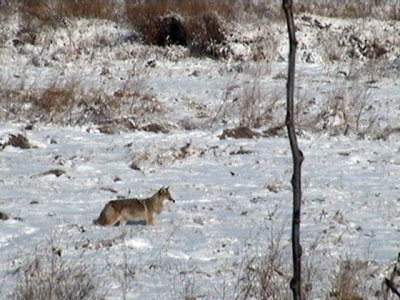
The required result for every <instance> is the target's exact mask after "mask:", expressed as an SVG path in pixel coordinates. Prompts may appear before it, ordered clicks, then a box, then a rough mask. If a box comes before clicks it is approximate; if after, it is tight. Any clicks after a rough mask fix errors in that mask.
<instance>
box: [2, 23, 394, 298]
mask: <svg viewBox="0 0 400 300" xmlns="http://www.w3.org/2000/svg"><path fill="white" fill-rule="evenodd" d="M329 21H330V22H334V20H329ZM82 22H84V21H82ZM340 24H341V21H337V23H335V24H334V26H340ZM393 26H394V28H397V29H398V28H399V23H398V22H397V23H394V25H393ZM98 28H100V27H98ZM101 28H102V27H101ZM106 28H109V29H107V30H109V31H112V30H114V29H115V27H106ZM304 28H307V27H304ZM88 36H89V37H90V36H91V35H90V33H88ZM282 36H283V37H285V35H284V34H283V33H282ZM300 36H301V35H300ZM60 39H61V38H60ZM304 39H305V40H306V41H308V40H307V39H306V38H304ZM282 44H283V45H281V48H282V49H284V46H285V43H284V42H282ZM90 46H91V45H89V46H87V45H86V46H84V47H87V48H89V49H91V48H90ZM52 47H53V46H52ZM124 47H126V48H124ZM235 47H237V45H236V46H235ZM310 47H311V46H310ZM144 48H145V46H142V45H139V44H136V43H134V44H123V45H117V46H115V47H114V48H113V47H109V48H101V49H98V48H93V49H95V50H93V52H91V51H92V50H90V51H89V52H88V53H87V55H86V54H85V51H83V53H84V54H81V55H80V56H79V57H77V58H76V61H74V59H71V56H68V55H71V54H68V53H67V54H68V55H67V54H66V53H62V52H57V51H58V50H57V49H52V48H51V47H50V49H42V48H40V47H34V46H29V45H27V46H26V47H25V48H24V49H23V50H24V51H21V50H16V49H15V48H13V46H12V45H9V44H6V45H4V47H3V48H1V56H0V57H1V76H2V82H7V84H8V85H9V86H10V87H24V88H26V87H30V86H34V87H35V88H36V87H38V86H43V87H46V86H47V85H48V84H49V83H51V82H52V80H53V79H54V78H57V79H58V80H60V81H68V78H74V80H77V81H78V82H84V88H86V89H100V88H103V89H104V90H108V91H110V92H115V91H118V90H119V89H121V88H123V87H124V85H126V84H133V85H135V87H139V88H142V85H141V84H143V90H145V92H146V93H149V94H151V95H153V96H154V97H155V99H156V100H157V103H159V104H160V105H161V106H162V109H160V110H157V113H156V114H153V115H150V116H145V117H143V119H140V120H134V121H137V122H143V124H145V123H146V122H149V120H150V121H151V120H156V121H157V122H158V123H161V124H162V125H163V126H164V127H166V128H168V130H169V131H168V132H167V133H153V132H145V131H129V130H126V128H125V130H121V131H117V132H116V133H114V134H103V133H100V131H99V127H98V126H97V124H84V125H81V126H77V125H74V126H60V125H58V126H57V125H44V124H42V123H40V122H38V123H34V122H33V123H34V125H33V129H30V130H27V129H25V128H26V125H27V124H32V120H29V122H25V121H24V120H15V119H14V120H13V121H7V120H4V121H2V122H1V124H0V138H1V140H0V143H1V144H2V145H4V144H5V143H6V141H7V140H8V139H9V134H18V133H22V134H24V135H26V137H27V138H28V140H29V142H30V143H31V144H32V145H33V146H34V148H30V149H21V148H17V147H12V146H6V147H4V149H2V150H1V152H0V187H1V196H0V208H1V211H3V212H7V213H9V214H10V215H11V217H12V218H10V219H8V220H6V221H1V227H0V278H1V279H0V291H1V293H0V295H1V296H0V297H2V299H7V297H8V295H9V293H10V292H11V291H12V289H13V287H14V284H15V271H16V270H17V269H18V268H19V267H20V266H21V265H24V263H25V261H26V259H27V257H32V256H33V255H34V253H35V249H39V248H41V247H46V246H48V245H51V244H52V245H54V246H55V247H57V248H59V249H61V250H62V257H63V258H64V259H66V260H67V261H68V262H70V263H71V264H80V263H82V262H85V263H86V264H87V265H88V270H90V272H91V273H93V275H94V276H95V277H96V280H98V281H99V283H100V290H99V295H105V299H121V298H122V296H123V293H124V291H125V292H127V295H128V297H127V298H128V299H180V298H184V297H185V296H188V295H189V294H190V295H191V296H195V297H198V298H204V299H233V298H234V296H235V293H237V290H235V288H237V286H238V281H239V278H240V277H241V276H242V274H243V270H242V267H243V261H245V260H246V259H248V258H251V257H254V256H257V255H261V254H263V253H264V252H266V251H268V250H267V249H268V247H269V246H270V245H271V239H279V238H278V237H279V236H281V242H280V246H281V247H282V250H281V251H282V253H283V258H284V260H285V263H287V265H288V266H290V257H291V254H290V221H291V220H290V217H291V199H292V195H291V186H290V177H291V171H292V170H291V167H292V164H291V153H290V149H289V143H288V141H287V139H286V138H285V137H282V136H276V137H260V138H256V139H231V138H228V139H224V140H222V139H220V138H219V136H220V135H221V133H222V129H223V128H225V127H232V126H233V125H237V124H238V117H237V113H238V108H237V107H236V106H234V103H235V101H236V100H235V99H236V98H240V97H241V95H243V90H245V88H246V86H250V87H251V84H253V82H254V81H255V75H254V74H257V80H256V81H257V84H259V87H260V89H261V92H260V93H261V95H262V97H267V98H268V97H271V98H273V97H278V98H280V99H284V92H285V91H284V86H285V79H284V78H282V77H283V76H282V74H283V75H284V73H285V72H286V63H285V62H276V61H274V62H271V63H266V64H265V66H263V67H265V68H267V69H268V71H267V72H265V74H263V73H262V72H261V75H260V69H259V67H257V64H255V63H246V62H241V61H237V60H232V61H226V62H218V61H214V60H210V59H194V58H190V57H187V55H186V54H185V49H182V48H179V47H172V48H171V49H154V48H152V49H150V50H143V49H144ZM306 48H307V47H306ZM67 49H70V48H67ZM71 49H72V46H71ZM278 49H280V48H279V47H278ZM302 49H303V50H304V48H301V49H300V53H304V51H303V52H302ZM311 49H312V48H311ZM56 50H57V51H56ZM75 50H76V49H72V50H71V51H75ZM40 51H42V52H43V51H44V52H45V55H43V56H38V57H39V61H38V62H37V63H35V64H32V58H34V57H36V54H37V53H39V52H40ZM47 51H48V52H47ZM52 51H54V52H52ZM131 51H137V53H142V54H143V57H132V56H131V54H129V53H131ZM279 51H283V50H279ZM307 51H311V52H310V53H311V54H312V56H313V57H314V58H315V61H314V62H309V63H306V62H305V61H304V60H302V59H300V61H299V64H298V69H297V71H298V73H297V75H298V78H297V85H298V92H297V97H298V98H299V99H302V101H303V102H304V103H305V104H306V105H309V106H308V111H305V112H304V113H303V114H301V116H300V117H301V118H303V119H306V118H307V114H310V115H314V116H315V115H318V114H319V113H320V111H322V109H321V107H323V106H324V101H325V100H326V98H324V95H327V94H328V95H330V96H331V97H340V96H341V97H344V98H346V97H347V98H350V97H352V96H355V95H354V94H352V93H351V92H347V91H348V90H349V91H351V90H354V89H355V88H356V87H357V89H360V90H361V91H364V90H367V91H368V93H367V94H364V96H361V98H362V101H363V103H365V104H366V105H367V106H366V107H367V108H368V109H367V108H366V109H365V110H362V112H363V113H362V117H361V118H360V124H359V126H360V127H361V129H363V130H360V131H363V132H364V134H362V135H361V136H357V135H356V134H354V133H352V134H349V135H348V136H344V135H343V134H339V135H337V136H333V135H328V134H325V133H324V132H323V131H321V130H316V131H314V130H312V128H311V127H307V126H304V130H301V132H300V137H299V143H300V147H301V150H302V151H303V152H304V154H305V162H304V164H303V188H304V195H303V199H304V203H303V211H302V223H301V233H302V237H301V241H302V245H303V248H304V254H305V256H304V258H305V260H307V262H308V263H310V264H311V265H313V267H314V268H315V269H316V270H315V274H314V277H313V287H314V288H313V291H312V296H311V298H312V299H318V298H321V299H322V298H325V295H326V294H327V292H328V291H329V278H330V277H331V276H332V270H334V269H335V266H336V265H337V263H338V261H339V260H340V259H346V258H351V259H359V260H367V261H370V262H371V265H372V266H373V268H374V270H375V271H374V273H373V274H372V275H373V276H371V285H372V290H371V295H370V296H371V298H368V299H372V297H373V296H372V295H374V293H375V292H376V291H377V290H379V289H380V285H381V282H382V279H383V276H384V275H385V276H387V274H388V272H389V271H390V270H391V269H390V266H391V263H392V262H393V261H394V260H395V258H396V257H397V253H398V252H399V250H400V225H399V224H400V193H399V191H400V183H399V180H398V178H399V174H400V146H399V145H400V144H399V140H400V139H399V136H398V134H397V135H396V134H391V135H389V136H388V137H387V138H385V139H377V138H376V136H377V135H379V131H380V130H383V129H384V128H387V127H390V128H396V127H397V128H398V126H399V123H400V113H399V108H400V86H399V85H398V78H399V77H398V74H397V75H396V73H395V72H396V70H394V71H393V70H391V71H390V72H394V75H393V73H390V74H389V73H388V74H389V75H388V76H386V77H385V76H383V77H381V76H377V77H374V76H372V75H374V74H371V73H369V74H365V76H359V78H358V79H357V80H350V79H349V78H347V77H349V76H350V72H354V70H353V69H352V68H353V67H354V66H352V65H351V63H346V64H344V65H343V66H341V65H340V64H339V65H335V66H334V67H329V66H327V65H325V64H324V63H323V62H321V61H320V60H319V59H318V57H320V56H319V54H318V52H312V51H313V50H310V49H309V50H307ZM125 52H126V53H125ZM127 53H128V54H127ZM123 54H126V55H127V57H126V59H119V60H118V59H116V57H117V56H118V55H123ZM46 55H47V56H46ZM52 55H55V56H56V57H57V55H59V57H58V58H57V59H54V60H52V57H53V56H52ZM284 55H286V54H285V53H283V54H282V56H284ZM305 56H306V57H309V56H308V55H305ZM67 57H68V59H67ZM153 60H154V61H155V66H153V67H149V66H148V62H149V61H153ZM46 61H50V62H51V64H50V65H49V64H46ZM388 61H389V62H390V63H392V62H393V61H394V60H393V57H389V59H388ZM135 68H136V71H137V68H139V69H140V72H142V73H141V75H143V77H141V76H139V75H137V73H136V75H132V72H133V71H134V70H133V69H135ZM330 68H332V69H334V71H332V70H330ZM105 69H107V70H108V71H107V72H102V70H105ZM372 73H373V72H372ZM100 74H103V75H100ZM358 75H359V74H358ZM372 77H373V78H372ZM372 79H373V80H372ZM371 80H372V81H371ZM22 81H23V82H22ZM354 82H357V83H354ZM337 91H340V92H339V94H336V93H337ZM142 92H143V91H142ZM327 98H329V97H327ZM282 105H283V103H282V101H281V102H280V104H279V105H277V106H276V107H274V109H275V111H274V113H273V117H274V119H275V122H277V121H276V120H278V119H279V118H283V115H282V112H283V106H282ZM6 109H7V106H4V105H3V106H2V115H3V116H5V115H6V113H7V111H6ZM25 109H27V110H29V109H30V107H29V106H28V107H25ZM121 115H124V114H123V113H122V114H121ZM280 116H281V117H280ZM133 117H134V116H131V115H129V114H127V116H126V118H128V119H129V118H133ZM300 117H299V118H300ZM331 117H332V119H329V118H328V119H327V121H326V123H324V124H320V123H317V125H318V126H319V127H320V128H322V127H323V125H327V126H336V125H335V124H336V123H338V125H337V127H338V128H339V129H338V130H339V131H341V130H342V129H341V127H340V126H341V124H342V123H341V122H342V121H343V120H341V119H340V116H338V115H334V116H331ZM335 122H336V123H335ZM305 123H306V122H305ZM317 125H316V126H317ZM352 125H354V124H352ZM224 126H225V127H224ZM368 126H373V128H371V130H368V129H369V127H368ZM132 163H135V165H136V166H137V167H138V168H139V170H135V169H133V168H132V167H131V165H132ZM54 169H59V170H62V171H64V172H65V173H63V174H62V175H61V176H58V177H57V176H55V175H54V174H46V173H45V172H47V171H49V170H54ZM161 186H171V192H172V195H173V197H174V198H175V199H176V200H177V201H176V203H175V204H171V205H170V206H169V208H168V209H167V210H166V211H164V212H163V213H162V214H161V215H160V216H159V219H158V220H159V222H158V224H157V225H155V226H143V225H140V224H139V225H129V226H126V227H124V228H120V227H112V228H102V227H99V226H97V225H93V220H94V219H96V218H97V217H98V215H99V213H100V211H101V209H102V207H103V206H104V204H105V203H106V202H107V201H109V200H111V199H115V198H117V197H119V196H120V197H127V196H132V197H133V196H140V197H147V196H150V195H151V194H152V193H154V192H155V191H156V190H157V189H158V188H160V187H161ZM126 266H128V267H129V269H130V270H133V273H134V275H133V273H130V275H129V276H128V279H125V282H126V281H128V282H129V283H130V285H129V286H128V287H127V286H124V278H123V276H122V275H121V274H122V273H123V270H124V267H126ZM288 278H289V277H287V278H286V277H285V278H284V279H283V280H288ZM378 298H379V296H378Z"/></svg>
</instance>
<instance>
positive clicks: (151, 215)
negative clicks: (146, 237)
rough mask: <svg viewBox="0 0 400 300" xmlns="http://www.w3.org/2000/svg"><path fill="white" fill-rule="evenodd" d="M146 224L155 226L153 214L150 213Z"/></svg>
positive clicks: (154, 215) (155, 221)
mask: <svg viewBox="0 0 400 300" xmlns="http://www.w3.org/2000/svg"><path fill="white" fill-rule="evenodd" d="M147 224H150V225H155V224H157V220H156V214H155V213H150V214H149V216H148V219H147Z"/></svg>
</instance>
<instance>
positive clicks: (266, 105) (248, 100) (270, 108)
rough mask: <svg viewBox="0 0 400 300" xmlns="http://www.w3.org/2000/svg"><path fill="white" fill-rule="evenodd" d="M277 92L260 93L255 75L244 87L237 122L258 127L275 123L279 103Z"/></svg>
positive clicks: (241, 124)
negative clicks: (251, 81) (249, 83)
mask: <svg viewBox="0 0 400 300" xmlns="http://www.w3.org/2000/svg"><path fill="white" fill-rule="evenodd" d="M279 100H280V97H279V96H278V95H277V94H273V93H271V94H268V96H265V95H262V94H261V88H260V82H259V79H258V77H256V78H255V79H254V81H253V83H252V84H251V85H250V86H248V87H246V88H244V89H243V91H242V95H241V98H240V103H239V124H240V126H247V127H253V128H258V127H261V126H265V125H276V124H275V123H276V120H275V119H276V110H277V109H278V107H279V105H280V102H279Z"/></svg>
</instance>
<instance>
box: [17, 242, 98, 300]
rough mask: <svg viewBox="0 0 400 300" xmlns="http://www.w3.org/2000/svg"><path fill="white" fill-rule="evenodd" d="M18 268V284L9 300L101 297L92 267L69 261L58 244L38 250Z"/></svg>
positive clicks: (74, 299) (72, 299)
mask: <svg viewBox="0 0 400 300" xmlns="http://www.w3.org/2000/svg"><path fill="white" fill-rule="evenodd" d="M28 257H29V259H27V260H26V262H25V264H22V265H21V266H20V267H19V268H18V270H17V271H16V275H15V276H16V286H15V289H14V291H13V293H12V294H11V298H10V299H24V300H36V299H43V300H57V299H59V300H61V299H71V300H78V299H98V298H96V289H97V287H98V286H97V282H96V280H95V279H94V278H93V276H92V275H91V274H90V270H89V267H88V266H87V265H86V264H83V263H81V262H79V263H78V262H77V263H74V264H72V263H69V262H67V261H66V260H65V259H64V258H63V256H62V251H61V249H60V248H58V247H54V246H51V247H48V248H43V249H38V250H37V251H36V253H35V254H34V255H33V256H28Z"/></svg>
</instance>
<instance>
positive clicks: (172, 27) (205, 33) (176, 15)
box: [126, 1, 232, 57]
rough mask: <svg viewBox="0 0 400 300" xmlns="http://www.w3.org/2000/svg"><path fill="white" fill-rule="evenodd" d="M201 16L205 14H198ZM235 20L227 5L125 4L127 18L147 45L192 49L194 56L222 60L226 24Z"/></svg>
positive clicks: (163, 2) (181, 2)
mask: <svg viewBox="0 0 400 300" xmlns="http://www.w3.org/2000/svg"><path fill="white" fill-rule="evenodd" d="M199 11H200V12H204V13H201V14H199ZM230 16H232V12H231V7H230V6H229V5H228V4H227V3H224V2H222V1H221V2H219V1H216V2H207V1H160V2H158V1H157V2H143V3H138V2H133V1H129V2H127V3H126V18H127V21H128V22H130V23H131V24H132V26H133V27H134V28H135V29H136V30H138V31H139V32H140V34H141V36H142V39H143V40H144V41H145V42H146V43H147V44H154V45H159V46H166V45H170V44H177V45H185V46H186V45H187V46H189V48H190V50H191V53H192V55H198V56H204V55H206V56H211V57H220V56H221V51H220V49H219V46H220V45H221V44H222V43H223V42H224V41H225V33H224V25H223V20H224V19H225V18H229V17H230Z"/></svg>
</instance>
